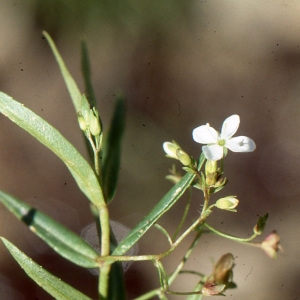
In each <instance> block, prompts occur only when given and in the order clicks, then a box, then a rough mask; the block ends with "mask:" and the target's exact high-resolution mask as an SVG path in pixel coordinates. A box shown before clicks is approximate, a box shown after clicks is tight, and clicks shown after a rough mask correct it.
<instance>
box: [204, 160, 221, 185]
mask: <svg viewBox="0 0 300 300" xmlns="http://www.w3.org/2000/svg"><path fill="white" fill-rule="evenodd" d="M217 168H218V164H217V161H214V160H207V161H206V164H205V176H206V179H205V182H206V184H207V185H208V186H212V185H215V183H216V182H217V179H218V172H217Z"/></svg>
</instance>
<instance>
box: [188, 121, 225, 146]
mask: <svg viewBox="0 0 300 300" xmlns="http://www.w3.org/2000/svg"><path fill="white" fill-rule="evenodd" d="M218 137H219V133H218V132H217V131H216V130H215V129H214V128H212V127H210V126H209V124H206V125H202V126H199V127H197V128H195V129H194V130H193V139H194V141H195V142H197V143H200V144H214V143H217V142H218Z"/></svg>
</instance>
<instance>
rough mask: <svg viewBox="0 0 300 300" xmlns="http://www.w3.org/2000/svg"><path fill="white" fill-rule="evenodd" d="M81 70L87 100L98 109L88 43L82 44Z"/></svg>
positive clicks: (83, 42)
mask: <svg viewBox="0 0 300 300" xmlns="http://www.w3.org/2000/svg"><path fill="white" fill-rule="evenodd" d="M81 69H82V73H83V78H84V83H85V90H86V96H87V99H88V101H89V103H90V105H91V106H92V107H97V102H96V96H95V92H94V89H93V84H92V79H91V67H90V58H89V53H88V48H87V44H86V42H85V41H84V40H83V41H82V42H81Z"/></svg>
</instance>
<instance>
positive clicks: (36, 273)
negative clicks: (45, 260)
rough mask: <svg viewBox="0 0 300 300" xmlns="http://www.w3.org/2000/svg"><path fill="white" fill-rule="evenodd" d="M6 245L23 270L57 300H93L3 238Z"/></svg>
mask: <svg viewBox="0 0 300 300" xmlns="http://www.w3.org/2000/svg"><path fill="white" fill-rule="evenodd" d="M1 239H2V241H3V243H4V245H5V246H6V248H7V249H8V251H9V252H10V253H11V255H12V256H13V257H14V259H15V260H16V261H17V262H18V264H19V265H20V266H21V268H22V269H23V270H24V271H25V272H26V273H27V274H28V276H29V277H30V278H32V279H33V280H34V281H35V282H36V283H37V284H38V285H39V286H40V287H42V288H43V289H44V290H45V291H47V292H48V293H49V294H50V295H51V296H53V297H54V298H55V299H59V300H75V299H78V300H79V299H80V300H91V298H89V297H87V296H86V295H84V294H83V293H81V292H79V291H78V290H76V289H75V288H73V287H72V286H70V285H69V284H67V283H65V282H64V281H62V280H61V279H60V278H58V277H56V276H54V275H52V274H51V273H49V272H48V271H46V270H45V269H43V268H42V267H41V266H40V265H38V264H37V263H36V262H34V261H33V260H32V259H31V258H30V257H28V256H27V255H26V254H24V253H23V252H22V251H20V250H19V249H18V248H17V247H16V246H15V245H14V244H12V243H11V242H9V241H8V240H6V239H5V238H3V237H2V238H1Z"/></svg>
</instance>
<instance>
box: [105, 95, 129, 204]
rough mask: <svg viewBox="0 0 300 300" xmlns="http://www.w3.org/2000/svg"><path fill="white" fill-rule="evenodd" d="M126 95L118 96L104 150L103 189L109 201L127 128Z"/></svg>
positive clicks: (116, 178)
mask: <svg viewBox="0 0 300 300" xmlns="http://www.w3.org/2000/svg"><path fill="white" fill-rule="evenodd" d="M124 101H125V100H124V97H122V96H118V97H117V102H116V107H115V111H114V115H113V118H112V121H111V125H110V129H109V132H108V135H107V137H106V139H105V140H104V142H103V148H102V149H103V151H102V153H101V154H102V161H103V164H102V176H103V189H104V194H105V198H106V199H107V202H108V203H109V202H111V201H112V199H113V197H114V195H115V191H116V187H117V182H118V174H119V169H120V162H121V142H122V137H123V132H124V128H125V103H124Z"/></svg>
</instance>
